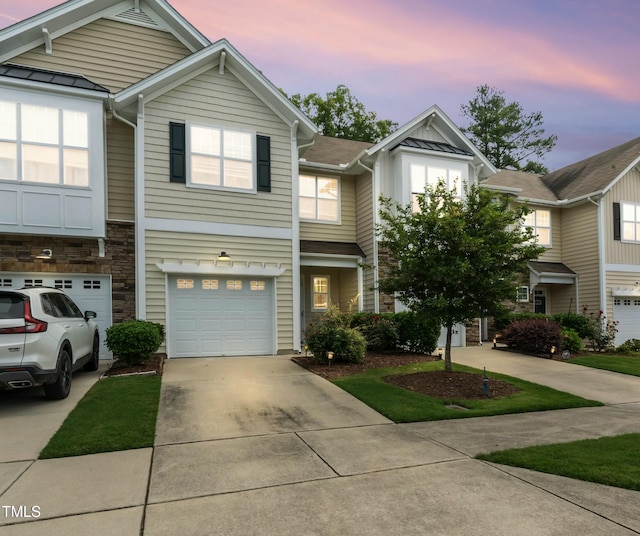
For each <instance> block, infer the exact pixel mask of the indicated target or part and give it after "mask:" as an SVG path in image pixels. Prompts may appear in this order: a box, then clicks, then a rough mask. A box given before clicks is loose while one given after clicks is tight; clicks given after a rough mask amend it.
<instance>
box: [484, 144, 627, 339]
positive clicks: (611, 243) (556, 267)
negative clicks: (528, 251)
mask: <svg viewBox="0 0 640 536" xmlns="http://www.w3.org/2000/svg"><path fill="white" fill-rule="evenodd" d="M482 184H483V185H484V186H486V187H487V188H491V189H493V190H496V191H500V192H503V193H507V194H510V195H513V196H514V198H515V199H516V200H518V201H521V202H525V201H526V202H527V203H528V205H529V207H530V208H531V209H532V210H533V212H532V213H531V214H530V215H529V216H528V218H527V222H526V224H527V225H530V226H531V227H533V228H534V231H535V233H536V234H537V236H538V242H539V243H540V244H541V245H542V246H544V247H545V248H546V250H545V252H544V253H543V254H542V255H541V256H540V257H539V259H538V260H537V261H536V262H531V263H529V278H528V281H527V284H526V285H523V286H522V287H520V289H519V291H518V299H519V300H520V302H521V308H522V309H523V310H530V311H535V312H539V313H550V314H553V313H560V312H566V311H572V312H578V313H579V312H582V308H583V307H588V309H589V310H590V311H593V312H597V311H598V310H601V311H603V312H604V314H605V316H606V317H607V318H608V319H610V320H615V321H616V322H617V323H618V325H617V329H618V333H617V335H616V341H615V343H616V345H619V344H621V343H623V342H624V341H626V340H628V339H631V338H640V138H636V139H633V140H630V141H628V142H626V143H623V144H621V145H618V146H617V147H613V148H611V149H608V150H606V151H603V152H601V153H599V154H596V155H594V156H591V157H589V158H586V159H584V160H582V161H580V162H577V163H575V164H571V165H569V166H566V167H564V168H562V169H559V170H557V171H554V172H552V173H549V174H548V175H545V176H539V175H532V174H528V173H521V172H516V171H508V170H501V171H500V172H498V173H496V174H495V175H493V176H491V177H489V178H488V179H487V180H486V181H484V182H483V183H482Z"/></svg>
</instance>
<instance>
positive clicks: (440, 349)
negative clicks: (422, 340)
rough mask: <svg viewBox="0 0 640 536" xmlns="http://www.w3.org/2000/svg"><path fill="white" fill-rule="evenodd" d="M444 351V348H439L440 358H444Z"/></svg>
mask: <svg viewBox="0 0 640 536" xmlns="http://www.w3.org/2000/svg"><path fill="white" fill-rule="evenodd" d="M443 353H444V350H443V349H442V348H438V359H442V354H443Z"/></svg>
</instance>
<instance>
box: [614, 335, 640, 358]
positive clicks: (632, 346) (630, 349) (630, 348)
mask: <svg viewBox="0 0 640 536" xmlns="http://www.w3.org/2000/svg"><path fill="white" fill-rule="evenodd" d="M616 352H617V353H619V354H623V355H631V354H637V353H640V339H629V340H626V341H625V342H623V343H622V344H621V345H620V346H618V347H617V348H616Z"/></svg>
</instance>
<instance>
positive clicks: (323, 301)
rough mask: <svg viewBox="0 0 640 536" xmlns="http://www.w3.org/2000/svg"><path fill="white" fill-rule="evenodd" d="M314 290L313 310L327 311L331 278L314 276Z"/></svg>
mask: <svg viewBox="0 0 640 536" xmlns="http://www.w3.org/2000/svg"><path fill="white" fill-rule="evenodd" d="M312 288H313V297H312V299H313V304H312V305H313V310H314V311H326V310H327V309H328V308H329V276H326V275H323V276H314V277H313V278H312Z"/></svg>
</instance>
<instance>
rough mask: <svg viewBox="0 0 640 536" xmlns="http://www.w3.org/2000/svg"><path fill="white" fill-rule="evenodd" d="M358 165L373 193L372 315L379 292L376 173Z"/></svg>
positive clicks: (377, 308)
mask: <svg viewBox="0 0 640 536" xmlns="http://www.w3.org/2000/svg"><path fill="white" fill-rule="evenodd" d="M358 165H360V166H362V167H363V168H364V169H366V170H367V171H368V172H369V173H371V191H372V192H373V200H372V203H373V207H372V210H373V224H374V231H373V264H372V266H373V286H374V290H373V312H374V313H379V312H380V291H379V290H378V273H379V272H378V240H377V239H376V232H375V224H376V218H377V214H378V192H377V190H378V189H377V184H376V180H375V177H376V173H375V171H374V169H373V168H370V167H368V166H366V165H364V164H363V163H362V160H360V159H358ZM375 165H376V167H377V166H378V162H377V161H376V164H375Z"/></svg>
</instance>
